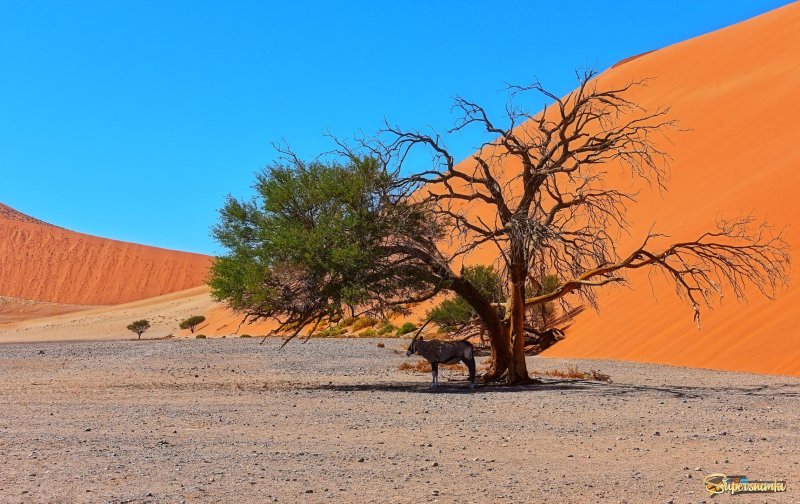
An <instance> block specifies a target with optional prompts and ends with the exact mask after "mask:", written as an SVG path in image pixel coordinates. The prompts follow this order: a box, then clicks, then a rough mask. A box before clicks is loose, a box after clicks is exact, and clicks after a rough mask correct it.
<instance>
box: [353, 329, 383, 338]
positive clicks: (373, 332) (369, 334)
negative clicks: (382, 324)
mask: <svg viewBox="0 0 800 504" xmlns="http://www.w3.org/2000/svg"><path fill="white" fill-rule="evenodd" d="M377 335H378V332H377V331H376V330H375V329H367V330H366V331H364V332H362V333H361V334H359V335H358V337H359V338H374V337H376V336H377Z"/></svg>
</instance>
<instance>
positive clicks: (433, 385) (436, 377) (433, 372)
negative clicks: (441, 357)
mask: <svg viewBox="0 0 800 504" xmlns="http://www.w3.org/2000/svg"><path fill="white" fill-rule="evenodd" d="M431 375H432V376H433V381H432V382H431V388H436V387H438V386H439V363H438V362H431Z"/></svg>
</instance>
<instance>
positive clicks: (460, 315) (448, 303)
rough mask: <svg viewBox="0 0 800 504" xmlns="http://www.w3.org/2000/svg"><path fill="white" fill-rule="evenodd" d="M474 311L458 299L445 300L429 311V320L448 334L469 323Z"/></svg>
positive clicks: (462, 300)
mask: <svg viewBox="0 0 800 504" xmlns="http://www.w3.org/2000/svg"><path fill="white" fill-rule="evenodd" d="M472 311H473V310H472V307H471V306H470V305H469V303H467V302H466V301H464V299H462V298H460V297H457V298H454V299H445V300H444V301H442V302H441V303H439V305H438V306H436V307H435V308H433V309H432V310H430V311H428V318H429V319H431V322H433V323H435V324H436V325H437V326H439V328H440V329H442V330H443V331H445V332H447V331H451V330H454V329H456V328H457V327H458V326H461V325H464V324H466V323H468V322H469V321H470V319H471V318H472Z"/></svg>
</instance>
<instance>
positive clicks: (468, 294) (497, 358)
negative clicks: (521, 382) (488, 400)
mask: <svg viewBox="0 0 800 504" xmlns="http://www.w3.org/2000/svg"><path fill="white" fill-rule="evenodd" d="M452 282H453V291H454V292H455V293H456V294H458V295H459V296H461V297H462V298H463V299H464V300H465V301H466V302H467V303H469V305H470V306H471V307H472V309H474V310H475V313H477V314H478V316H479V317H480V318H481V321H482V322H483V323H484V325H486V332H487V333H488V335H489V344H490V346H491V349H492V365H491V367H490V368H489V371H488V372H487V373H485V374H484V375H483V379H484V381H496V380H499V379H500V377H502V376H503V375H504V374H505V372H506V371H507V370H508V365H509V363H510V362H511V344H510V340H509V339H508V337H509V333H508V330H507V329H506V327H505V326H506V324H504V322H503V320H502V319H501V318H500V315H499V313H498V310H497V308H495V307H493V306H492V304H491V302H489V300H487V299H486V298H485V297H483V296H482V295H481V293H480V292H478V290H477V289H476V288H475V286H473V285H472V284H471V283H469V282H468V281H466V280H464V279H462V278H460V277H456V278H453V279H452Z"/></svg>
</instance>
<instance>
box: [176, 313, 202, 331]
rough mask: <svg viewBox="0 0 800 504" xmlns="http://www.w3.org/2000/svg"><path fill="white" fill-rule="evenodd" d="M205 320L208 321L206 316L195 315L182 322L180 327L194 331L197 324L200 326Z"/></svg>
mask: <svg viewBox="0 0 800 504" xmlns="http://www.w3.org/2000/svg"><path fill="white" fill-rule="evenodd" d="M205 321H206V318H205V317H204V316H202V315H195V316H193V317H189V318H188V319H186V320H184V321H183V322H181V323H180V325H179V326H178V327H180V328H181V329H189V330H190V331H191V332H194V330H195V329H196V328H197V326H199V325H200V324H202V323H203V322H205Z"/></svg>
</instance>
